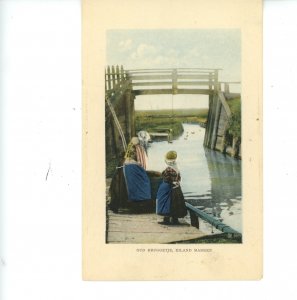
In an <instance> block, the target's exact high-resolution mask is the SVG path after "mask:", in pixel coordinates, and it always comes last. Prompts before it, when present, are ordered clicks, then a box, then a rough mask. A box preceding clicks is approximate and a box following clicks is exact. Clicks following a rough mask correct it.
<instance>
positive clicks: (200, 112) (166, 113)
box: [135, 108, 208, 117]
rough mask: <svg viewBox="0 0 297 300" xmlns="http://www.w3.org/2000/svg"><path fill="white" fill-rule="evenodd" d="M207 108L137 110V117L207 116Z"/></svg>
mask: <svg viewBox="0 0 297 300" xmlns="http://www.w3.org/2000/svg"><path fill="white" fill-rule="evenodd" d="M207 112H208V109H207V108H202V109H199V108H192V109H183V110H180V109H174V110H171V109H160V110H136V111H135V114H136V117H170V116H172V115H173V116H174V117H198V116H199V117H207Z"/></svg>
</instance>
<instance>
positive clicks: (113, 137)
mask: <svg viewBox="0 0 297 300" xmlns="http://www.w3.org/2000/svg"><path fill="white" fill-rule="evenodd" d="M220 70H221V69H207V68H178V69H177V68H175V69H138V70H124V68H123V67H122V66H121V67H119V66H116V67H115V66H111V67H110V66H108V67H107V69H106V70H105V95H106V96H105V98H106V101H107V102H108V107H107V109H106V123H105V125H106V152H107V153H110V154H114V155H116V156H118V157H119V156H120V154H121V153H122V152H123V150H125V147H123V146H122V145H125V144H126V143H127V142H126V141H129V140H130V139H131V137H132V136H135V134H136V130H135V110H134V100H135V97H136V96H142V95H166V94H167V95H168V94H172V95H190V94H192V95H208V96H209V112H208V117H207V123H206V130H205V138H204V146H206V147H208V148H210V149H214V150H219V151H223V152H224V151H225V149H226V145H225V133H226V129H227V125H228V119H229V118H230V116H231V111H230V108H229V106H228V103H227V100H228V99H230V98H234V97H240V94H238V93H232V92H230V85H234V84H240V82H221V81H219V72H220ZM111 106H112V107H114V110H115V111H114V112H113V113H112V112H110V109H111ZM115 116H117V119H115V118H116V117H115ZM123 140H125V141H123ZM233 144H234V145H235V143H233Z"/></svg>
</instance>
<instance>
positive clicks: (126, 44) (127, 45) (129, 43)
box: [119, 39, 133, 52]
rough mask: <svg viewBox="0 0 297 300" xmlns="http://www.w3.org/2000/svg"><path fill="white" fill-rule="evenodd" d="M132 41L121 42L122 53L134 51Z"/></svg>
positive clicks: (120, 49)
mask: <svg viewBox="0 0 297 300" xmlns="http://www.w3.org/2000/svg"><path fill="white" fill-rule="evenodd" d="M132 44H133V42H132V40H131V39H128V40H125V41H120V42H119V51H120V52H125V51H128V50H131V49H132Z"/></svg>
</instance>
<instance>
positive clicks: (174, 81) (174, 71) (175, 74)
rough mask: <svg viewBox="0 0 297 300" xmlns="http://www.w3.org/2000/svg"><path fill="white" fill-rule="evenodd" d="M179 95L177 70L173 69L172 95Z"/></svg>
mask: <svg viewBox="0 0 297 300" xmlns="http://www.w3.org/2000/svg"><path fill="white" fill-rule="evenodd" d="M177 93H178V88H177V70H176V69H173V70H172V94H173V95H176V94H177Z"/></svg>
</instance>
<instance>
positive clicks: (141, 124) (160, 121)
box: [135, 109, 208, 138]
mask: <svg viewBox="0 0 297 300" xmlns="http://www.w3.org/2000/svg"><path fill="white" fill-rule="evenodd" d="M207 113H208V109H184V110H173V111H172V110H170V109H164V110H154V111H150V110H147V111H145V110H141V111H135V125H136V131H139V130H146V131H151V132H155V131H160V130H162V129H164V128H168V129H172V132H173V138H177V137H178V136H180V135H181V134H182V132H183V127H182V123H184V122H206V120H207Z"/></svg>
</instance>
